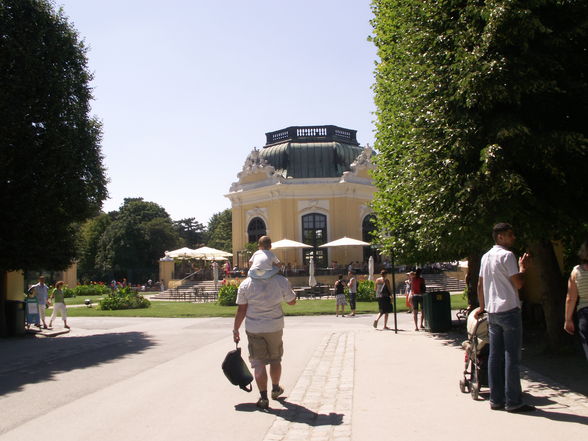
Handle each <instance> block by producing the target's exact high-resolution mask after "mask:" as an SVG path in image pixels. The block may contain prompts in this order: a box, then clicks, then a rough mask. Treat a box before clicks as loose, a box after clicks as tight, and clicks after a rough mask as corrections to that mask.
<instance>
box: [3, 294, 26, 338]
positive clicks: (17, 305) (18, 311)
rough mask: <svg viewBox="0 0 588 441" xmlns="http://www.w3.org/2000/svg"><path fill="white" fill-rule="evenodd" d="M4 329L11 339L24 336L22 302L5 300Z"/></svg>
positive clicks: (23, 307) (23, 306)
mask: <svg viewBox="0 0 588 441" xmlns="http://www.w3.org/2000/svg"><path fill="white" fill-rule="evenodd" d="M6 327H7V331H8V335H9V336H11V337H14V336H19V335H25V304H24V302H23V301H22V300H6Z"/></svg>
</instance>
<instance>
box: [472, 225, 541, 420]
mask: <svg viewBox="0 0 588 441" xmlns="http://www.w3.org/2000/svg"><path fill="white" fill-rule="evenodd" d="M492 237H493V238H494V242H495V243H496V245H494V246H493V247H492V248H491V249H490V250H489V251H488V252H487V253H486V254H484V256H482V262H481V266H480V279H479V280H478V301H479V302H480V309H479V310H478V311H476V312H475V317H476V318H478V317H479V315H480V313H481V312H482V311H484V310H485V311H486V312H487V313H488V329H489V337H490V357H489V361H488V381H489V383H490V408H491V409H492V410H501V409H506V411H507V412H511V413H520V412H531V411H534V410H535V407H534V406H531V405H528V404H524V403H523V401H522V397H521V395H522V392H521V378H520V372H519V364H520V359H521V343H522V336H523V325H522V319H521V302H520V299H519V293H518V290H519V289H521V288H522V287H523V284H524V273H525V271H526V269H527V264H528V261H529V255H528V254H527V253H525V254H524V255H523V256H522V257H521V258H520V259H519V261H518V265H517V260H516V257H515V255H514V254H513V253H512V251H510V250H509V248H511V247H512V246H513V245H514V242H515V235H514V232H513V229H512V226H511V225H510V224H507V223H499V224H496V225H495V226H494V228H493V229H492Z"/></svg>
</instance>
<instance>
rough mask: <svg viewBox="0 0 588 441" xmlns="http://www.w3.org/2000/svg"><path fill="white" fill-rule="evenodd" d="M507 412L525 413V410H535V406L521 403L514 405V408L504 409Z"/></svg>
mask: <svg viewBox="0 0 588 441" xmlns="http://www.w3.org/2000/svg"><path fill="white" fill-rule="evenodd" d="M506 411H507V412H509V413H525V412H534V411H535V406H532V405H530V404H523V405H522V406H520V407H515V408H514V409H506Z"/></svg>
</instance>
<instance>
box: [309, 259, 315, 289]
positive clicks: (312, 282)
mask: <svg viewBox="0 0 588 441" xmlns="http://www.w3.org/2000/svg"><path fill="white" fill-rule="evenodd" d="M315 285H316V279H315V278H314V258H313V257H311V258H310V262H309V264H308V286H310V287H311V288H312V287H313V286H315Z"/></svg>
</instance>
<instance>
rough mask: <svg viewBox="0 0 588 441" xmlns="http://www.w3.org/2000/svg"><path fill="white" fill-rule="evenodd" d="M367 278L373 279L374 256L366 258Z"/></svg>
mask: <svg viewBox="0 0 588 441" xmlns="http://www.w3.org/2000/svg"><path fill="white" fill-rule="evenodd" d="M368 280H372V281H373V280H374V256H370V258H369V259H368Z"/></svg>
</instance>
